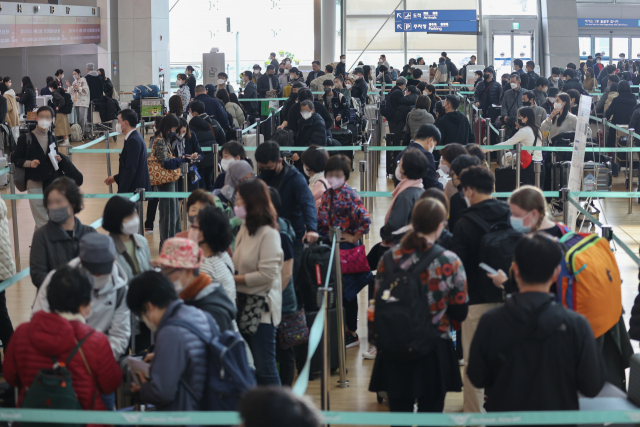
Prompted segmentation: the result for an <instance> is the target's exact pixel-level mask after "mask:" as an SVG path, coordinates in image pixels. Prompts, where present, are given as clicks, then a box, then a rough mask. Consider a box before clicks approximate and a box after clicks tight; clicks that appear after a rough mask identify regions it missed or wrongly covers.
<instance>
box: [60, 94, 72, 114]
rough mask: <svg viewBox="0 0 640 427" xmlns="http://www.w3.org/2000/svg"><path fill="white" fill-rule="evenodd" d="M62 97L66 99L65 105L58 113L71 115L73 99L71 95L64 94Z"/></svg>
mask: <svg viewBox="0 0 640 427" xmlns="http://www.w3.org/2000/svg"><path fill="white" fill-rule="evenodd" d="M62 96H63V97H64V105H63V106H62V107H60V110H58V112H59V113H62V114H71V113H72V112H73V100H72V99H71V95H69V94H68V93H67V92H64V93H63V94H62Z"/></svg>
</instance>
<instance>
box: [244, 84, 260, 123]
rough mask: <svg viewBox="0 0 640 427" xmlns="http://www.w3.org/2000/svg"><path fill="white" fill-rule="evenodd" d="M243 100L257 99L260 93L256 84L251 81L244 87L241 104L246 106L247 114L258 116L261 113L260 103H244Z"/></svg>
mask: <svg viewBox="0 0 640 427" xmlns="http://www.w3.org/2000/svg"><path fill="white" fill-rule="evenodd" d="M242 98H246V99H257V98H258V92H257V90H256V84H255V83H254V82H252V81H249V83H247V84H246V85H245V87H244V91H243V94H242V97H241V98H240V102H241V103H242V105H243V106H244V109H245V110H247V113H249V114H252V115H254V116H255V115H256V113H257V112H259V111H260V110H259V108H260V107H259V106H258V101H242Z"/></svg>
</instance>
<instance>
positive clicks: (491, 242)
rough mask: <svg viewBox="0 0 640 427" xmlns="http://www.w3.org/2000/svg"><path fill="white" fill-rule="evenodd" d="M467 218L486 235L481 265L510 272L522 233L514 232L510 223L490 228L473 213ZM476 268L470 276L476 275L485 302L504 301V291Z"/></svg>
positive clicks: (485, 273) (494, 225)
mask: <svg viewBox="0 0 640 427" xmlns="http://www.w3.org/2000/svg"><path fill="white" fill-rule="evenodd" d="M467 218H468V219H469V220H470V221H472V222H473V223H475V224H476V225H477V226H478V227H480V229H481V230H482V231H483V233H484V235H483V236H482V238H481V239H480V247H479V251H478V254H479V263H482V262H483V263H485V264H487V265H488V266H490V267H492V268H494V269H495V270H502V271H509V268H510V267H511V263H512V262H513V254H514V253H515V250H516V245H517V244H518V240H520V237H522V233H520V232H519V231H516V230H514V229H513V227H511V224H509V223H508V222H499V223H496V224H493V225H491V226H490V225H489V224H488V223H487V222H486V221H485V220H484V219H482V218H480V216H478V215H477V214H475V213H472V212H469V213H468V214H467ZM476 268H477V270H476V271H475V272H473V271H471V270H469V272H468V274H469V275H471V274H474V273H475V274H476V277H477V278H478V284H479V289H480V290H481V291H482V293H483V294H484V298H485V302H502V301H504V293H503V291H502V289H499V288H497V287H496V286H495V285H494V284H493V281H492V280H491V279H490V278H489V277H487V272H486V271H484V270H483V269H482V268H480V267H479V266H478V267H476ZM505 291H506V293H511V292H512V291H516V289H506V290H505Z"/></svg>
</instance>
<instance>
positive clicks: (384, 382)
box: [369, 199, 469, 412]
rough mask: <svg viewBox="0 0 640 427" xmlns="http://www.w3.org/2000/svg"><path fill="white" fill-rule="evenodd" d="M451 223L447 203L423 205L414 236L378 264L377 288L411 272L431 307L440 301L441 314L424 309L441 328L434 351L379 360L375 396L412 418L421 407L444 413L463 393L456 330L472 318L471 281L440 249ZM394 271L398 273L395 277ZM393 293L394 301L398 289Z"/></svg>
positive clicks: (415, 211) (413, 217) (456, 260)
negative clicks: (454, 395)
mask: <svg viewBox="0 0 640 427" xmlns="http://www.w3.org/2000/svg"><path fill="white" fill-rule="evenodd" d="M446 221H447V210H446V208H445V206H443V205H442V203H440V202H439V201H437V200H434V199H424V200H420V201H418V202H417V203H416V205H415V207H414V208H413V211H412V214H411V224H412V226H413V230H412V231H410V232H408V233H407V235H406V236H405V237H404V238H403V239H402V242H401V243H400V244H398V245H396V246H394V247H393V248H392V249H391V250H389V251H388V252H387V253H386V254H385V255H384V257H383V259H381V260H380V263H379V264H378V274H377V276H376V287H378V286H383V283H384V281H385V278H386V277H388V276H389V275H390V274H393V273H394V272H397V271H400V270H402V271H407V272H408V273H409V274H411V275H412V276H413V277H415V278H418V280H419V283H422V284H423V286H424V289H425V291H426V292H427V296H426V297H425V302H426V301H440V302H439V303H438V304H437V308H434V306H433V305H432V306H431V307H430V306H429V304H426V303H425V304H424V306H422V307H421V309H422V310H424V311H425V312H426V315H427V316H429V317H430V318H431V323H432V326H434V327H437V328H438V335H437V337H433V338H432V339H433V340H435V342H434V344H433V348H434V350H433V351H431V352H429V353H428V354H427V355H423V356H420V357H417V358H415V359H412V360H410V361H407V360H406V359H402V358H397V359H396V358H394V357H393V356H388V355H387V357H384V358H382V357H376V360H375V364H374V366H373V372H372V374H371V383H370V385H369V391H373V392H380V391H385V392H387V394H388V398H389V410H390V411H391V412H411V411H412V410H413V407H414V404H415V403H416V401H417V405H418V412H442V410H443V408H444V401H445V396H446V394H447V392H448V391H458V392H459V391H460V389H461V385H462V381H461V377H460V368H459V366H458V360H457V357H456V354H455V348H454V345H453V340H452V338H451V335H450V324H451V322H452V321H455V322H462V321H464V320H465V318H467V312H468V309H469V308H468V306H467V294H466V291H465V285H466V282H467V277H466V273H465V270H466V269H465V267H464V266H463V264H462V263H461V262H460V259H459V258H458V256H457V255H456V254H455V253H454V252H453V251H448V250H445V249H444V248H443V247H441V246H440V245H438V244H436V241H437V240H438V238H439V237H440V234H441V233H442V230H443V229H444V228H445V225H446ZM445 266H449V267H450V268H444V267H445ZM392 268H393V270H394V271H390V269H392ZM427 285H428V286H427ZM387 286H388V285H387ZM390 292H391V296H392V297H393V294H394V291H393V289H391V291H390ZM376 305H377V306H378V302H376ZM376 308H377V307H376ZM397 332H398V333H400V332H401V331H397ZM436 378H437V380H434V379H436ZM434 384H437V385H434Z"/></svg>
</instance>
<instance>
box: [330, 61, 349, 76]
mask: <svg viewBox="0 0 640 427" xmlns="http://www.w3.org/2000/svg"><path fill="white" fill-rule="evenodd" d="M346 69H347V67H346V65H345V64H343V63H342V61H340V62H338V65H336V70H335V72H334V73H333V75H334V76H336V77H338V76H342V77H344V75H345V74H346Z"/></svg>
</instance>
